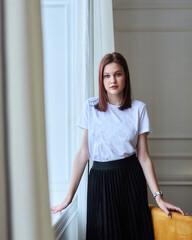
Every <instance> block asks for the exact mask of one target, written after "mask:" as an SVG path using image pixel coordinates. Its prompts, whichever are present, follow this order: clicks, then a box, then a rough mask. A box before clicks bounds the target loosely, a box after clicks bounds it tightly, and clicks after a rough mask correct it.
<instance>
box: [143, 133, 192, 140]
mask: <svg viewBox="0 0 192 240" xmlns="http://www.w3.org/2000/svg"><path fill="white" fill-rule="evenodd" d="M147 139H148V140H190V141H191V140H192V136H191V135H186V134H174V135H166V134H154V135H152V136H149V137H148V138H147Z"/></svg>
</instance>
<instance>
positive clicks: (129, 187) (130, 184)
mask: <svg viewBox="0 0 192 240" xmlns="http://www.w3.org/2000/svg"><path fill="white" fill-rule="evenodd" d="M96 239H97V240H129V239H130V240H153V239H154V234H153V226H152V219H151V213H150V210H149V207H148V199H147V185H146V180H145V176H144V174H143V171H142V168H141V165H140V163H139V161H138V158H137V156H136V154H134V155H132V156H130V157H127V158H125V159H120V160H114V161H110V162H94V163H93V166H92V168H91V170H90V172H89V178H88V196H87V230H86V240H96Z"/></svg>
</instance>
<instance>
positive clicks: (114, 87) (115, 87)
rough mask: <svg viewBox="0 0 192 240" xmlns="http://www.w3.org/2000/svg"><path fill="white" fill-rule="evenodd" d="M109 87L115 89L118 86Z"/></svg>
mask: <svg viewBox="0 0 192 240" xmlns="http://www.w3.org/2000/svg"><path fill="white" fill-rule="evenodd" d="M110 88H112V89H117V88H118V86H113V87H110Z"/></svg>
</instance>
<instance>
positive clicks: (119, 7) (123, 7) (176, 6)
mask: <svg viewBox="0 0 192 240" xmlns="http://www.w3.org/2000/svg"><path fill="white" fill-rule="evenodd" d="M150 9H153V10H154V9H155V10H162V9H169V10H178V9H184V10H188V9H192V5H191V4H188V5H187V4H185V5H181V4H174V5H173V4H171V5H168V4H161V5H157V4H143V5H142V4H138V5H131V4H118V5H115V4H114V7H113V11H129V10H150Z"/></svg>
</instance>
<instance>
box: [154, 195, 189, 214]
mask: <svg viewBox="0 0 192 240" xmlns="http://www.w3.org/2000/svg"><path fill="white" fill-rule="evenodd" d="M156 202H157V204H158V206H159V207H160V208H161V209H162V210H163V211H164V212H165V213H166V214H167V215H168V217H170V218H171V212H170V210H172V211H175V212H178V213H181V214H182V215H184V216H187V215H188V213H186V212H184V211H183V210H182V209H181V208H179V207H177V206H175V205H173V204H171V203H168V202H165V201H164V200H163V198H162V197H161V196H157V197H156Z"/></svg>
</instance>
